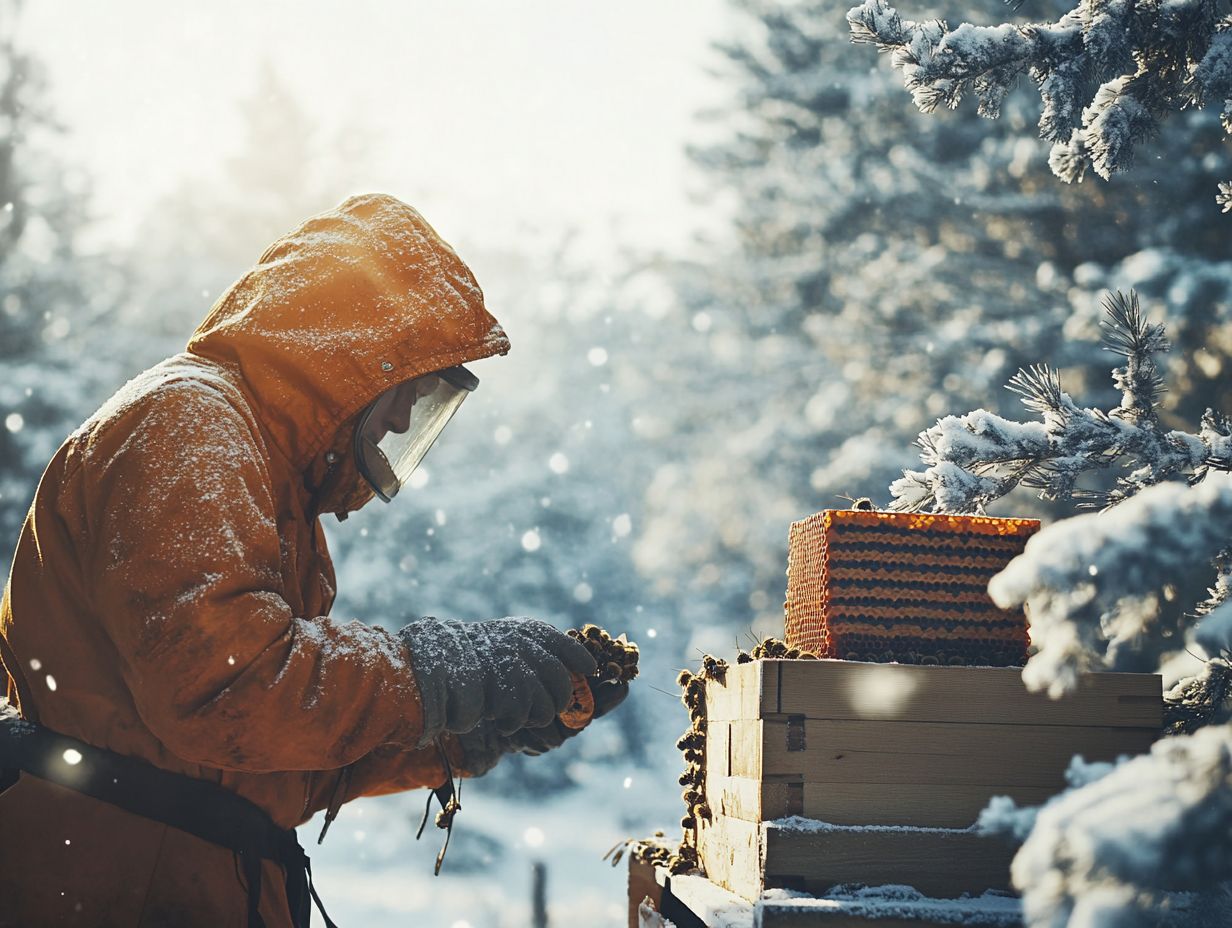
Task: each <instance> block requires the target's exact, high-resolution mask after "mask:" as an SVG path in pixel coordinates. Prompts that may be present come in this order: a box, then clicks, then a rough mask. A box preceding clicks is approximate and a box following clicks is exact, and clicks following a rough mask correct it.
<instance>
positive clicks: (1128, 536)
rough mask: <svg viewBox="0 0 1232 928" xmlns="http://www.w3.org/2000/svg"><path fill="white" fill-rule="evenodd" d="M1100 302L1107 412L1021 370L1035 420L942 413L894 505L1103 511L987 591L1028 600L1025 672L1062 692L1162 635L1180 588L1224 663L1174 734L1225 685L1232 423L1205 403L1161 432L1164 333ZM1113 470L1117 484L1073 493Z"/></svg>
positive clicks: (1071, 526)
mask: <svg viewBox="0 0 1232 928" xmlns="http://www.w3.org/2000/svg"><path fill="white" fill-rule="evenodd" d="M1104 309H1105V322H1104V328H1105V332H1104V335H1105V338H1104V341H1105V347H1106V348H1107V349H1108V350H1109V351H1111V352H1113V353H1115V354H1117V355H1119V356H1120V357H1121V358H1122V359H1123V363H1122V364H1120V365H1118V366H1117V367H1116V368H1115V369H1114V370H1113V371H1112V379H1113V382H1114V383H1115V384H1116V386H1117V389H1118V391H1119V392H1120V395H1121V398H1120V402H1119V403H1118V404H1117V405H1116V406H1115V407H1114V408H1112V409H1100V408H1091V407H1082V406H1079V405H1078V404H1077V403H1075V402H1074V400H1073V399H1072V398H1071V397H1070V396H1069V394H1068V393H1066V392H1065V390H1064V389H1063V388H1062V386H1061V380H1060V377H1059V376H1058V374H1057V373H1056V372H1055V371H1054V370H1052V369H1051V368H1048V367H1046V366H1043V365H1037V366H1034V367H1030V368H1027V369H1025V370H1022V371H1019V373H1018V374H1017V375H1016V376H1015V377H1014V378H1013V379H1012V380H1011V382H1010V388H1011V389H1012V390H1014V391H1015V392H1016V393H1018V394H1019V395H1020V397H1021V399H1022V401H1023V404H1024V405H1025V406H1026V407H1027V409H1029V410H1030V411H1031V412H1033V413H1035V414H1036V416H1037V417H1038V421H1032V422H1014V421H1011V420H1008V419H1004V418H1002V417H1000V416H997V415H994V414H992V413H990V412H987V411H985V410H982V409H981V410H976V411H975V412H970V413H967V414H966V415H963V416H947V417H945V418H944V419H941V420H939V421H938V422H937V424H936V425H934V426H933V427H932V428H930V429H928V430H927V431H925V432H923V433H922V434H921V435H920V438H919V445H920V448H921V449H922V454H921V458H922V460H923V462H924V463H925V464H926V465H927V468H926V469H925V470H923V471H906V472H905V473H904V475H903V477H902V478H901V479H899V480H897V481H895V482H894V484H893V485H892V486H891V492H892V494H893V496H894V501H893V503H892V506H891V508H894V509H898V510H909V511H922V510H932V511H935V512H982V511H984V508H985V507H986V506H987V505H988V504H990V503H991V502H993V501H995V500H996V499H998V498H1000V497H1001V496H1004V495H1005V494H1006V493H1008V492H1009V491H1010V490H1012V489H1013V488H1014V487H1016V486H1024V487H1028V488H1031V489H1034V490H1036V491H1038V492H1039V494H1040V495H1041V496H1042V497H1045V498H1049V499H1069V500H1074V501H1076V502H1077V503H1078V504H1079V505H1080V506H1084V507H1088V508H1091V507H1102V508H1103V509H1104V511H1103V512H1100V513H1097V514H1096V513H1093V514H1088V515H1084V516H1078V517H1076V518H1072V519H1067V520H1065V521H1062V522H1059V523H1056V524H1055V525H1051V526H1048V527H1047V528H1045V529H1044V530H1043V531H1042V532H1040V533H1039V535H1037V536H1036V537H1035V538H1033V539H1032V540H1031V541H1030V542H1029V543H1028V545H1027V548H1026V551H1025V552H1024V554H1023V555H1022V556H1021V557H1019V558H1016V559H1015V560H1014V561H1012V562H1011V563H1010V565H1009V566H1008V567H1007V568H1006V569H1005V570H1004V571H1002V572H1001V573H1000V574H998V575H997V576H996V577H995V578H993V581H992V583H991V584H990V585H989V594H990V595H991V596H992V598H993V599H994V600H995V601H996V602H997V604H998V605H1000V606H1002V607H1003V608H1012V607H1016V606H1021V605H1025V606H1026V607H1027V613H1028V615H1029V617H1030V621H1031V639H1032V644H1033V646H1034V649H1035V653H1034V654H1033V655H1032V657H1031V658H1030V660H1029V661H1028V663H1027V667H1026V670H1025V671H1024V674H1023V679H1024V680H1025V681H1026V683H1027V685H1028V686H1030V687H1031V688H1032V689H1037V690H1048V692H1049V693H1050V694H1052V695H1054V696H1055V695H1060V694H1061V693H1063V692H1065V691H1066V690H1068V689H1069V688H1071V687H1072V686H1073V685H1074V684H1075V682H1076V680H1077V678H1078V674H1079V673H1080V672H1082V671H1083V670H1087V669H1091V668H1095V667H1098V666H1101V665H1102V661H1103V660H1105V659H1107V660H1109V661H1115V660H1116V658H1117V657H1118V654H1119V652H1120V651H1121V650H1123V649H1126V648H1130V647H1137V646H1140V645H1141V643H1142V642H1143V641H1144V640H1147V639H1148V638H1149V636H1150V635H1151V634H1153V633H1155V632H1156V631H1158V629H1159V626H1158V620H1159V616H1160V614H1161V610H1162V608H1163V606H1162V600H1163V599H1169V598H1170V597H1171V598H1175V597H1176V596H1177V595H1178V590H1179V591H1182V592H1183V595H1184V596H1186V597H1187V598H1186V599H1185V600H1184V602H1185V603H1186V604H1190V605H1191V608H1189V609H1188V613H1189V614H1190V615H1191V616H1193V617H1195V618H1202V624H1201V625H1200V626H1199V629H1200V632H1199V634H1198V638H1197V642H1198V644H1199V645H1201V646H1203V647H1204V648H1206V650H1207V653H1208V654H1209V655H1210V656H1211V658H1212V659H1215V660H1218V661H1220V662H1221V666H1220V667H1217V668H1216V667H1213V666H1212V667H1210V668H1208V671H1207V672H1205V674H1204V675H1200V677H1198V678H1194V679H1191V680H1189V681H1186V682H1185V685H1184V686H1181V687H1180V688H1178V689H1177V690H1176V691H1175V692H1174V693H1170V694H1169V699H1168V705H1169V707H1170V709H1169V711H1170V716H1169V726H1170V730H1172V731H1174V732H1184V731H1192V730H1193V729H1195V728H1197V727H1199V726H1201V725H1205V724H1207V722H1209V721H1210V720H1211V718H1212V717H1213V716H1214V714H1215V712H1216V711H1217V710H1219V709H1220V707H1221V706H1222V704H1223V702H1224V696H1226V694H1227V693H1228V683H1229V680H1228V674H1227V673H1226V672H1225V671H1226V670H1227V666H1226V664H1227V660H1228V658H1229V657H1232V653H1229V652H1232V615H1230V614H1229V613H1228V612H1227V611H1226V609H1227V607H1226V606H1224V605H1222V604H1223V603H1224V602H1225V601H1229V600H1232V595H1230V594H1232V473H1229V471H1232V428H1230V423H1229V421H1228V419H1227V417H1226V416H1223V415H1221V414H1219V413H1216V412H1214V411H1212V410H1207V412H1206V414H1205V416H1204V417H1203V420H1202V424H1201V427H1200V429H1199V431H1198V432H1197V433H1196V434H1195V433H1190V432H1184V431H1179V430H1175V429H1174V430H1168V429H1165V428H1164V427H1163V425H1162V424H1161V423H1160V419H1159V416H1158V414H1157V411H1156V408H1157V404H1158V402H1159V398H1160V394H1161V392H1162V391H1163V379H1162V377H1161V375H1160V370H1159V366H1158V363H1157V361H1158V358H1159V356H1160V355H1161V354H1162V353H1164V352H1166V351H1168V347H1169V346H1168V341H1167V339H1166V338H1165V333H1164V329H1163V327H1162V326H1159V325H1155V324H1153V323H1150V322H1148V321H1147V320H1146V319H1145V318H1144V317H1143V316H1142V313H1141V310H1140V308H1139V306H1138V301H1137V298H1136V296H1135V295H1134V294H1133V293H1130V294H1129V295H1123V294H1120V293H1115V294H1111V295H1109V296H1108V297H1107V298H1106V299H1105V304H1104ZM1114 467H1116V468H1118V469H1119V470H1120V475H1119V476H1118V477H1117V479H1116V480H1115V482H1114V483H1113V485H1112V487H1111V489H1109V490H1105V491H1102V492H1097V491H1095V490H1090V489H1083V488H1080V487H1079V486H1078V482H1079V480H1080V478H1082V477H1083V476H1084V475H1087V474H1089V473H1091V472H1095V471H1103V470H1107V469H1110V468H1114ZM1205 586H1210V589H1209V595H1208V596H1207V598H1206V599H1205V600H1204V601H1202V602H1198V601H1197V600H1199V599H1200V598H1201V597H1202V592H1201V590H1202V588H1203V587H1205ZM1203 617H1204V618H1203ZM1101 652H1102V653H1101ZM1173 710H1174V711H1173Z"/></svg>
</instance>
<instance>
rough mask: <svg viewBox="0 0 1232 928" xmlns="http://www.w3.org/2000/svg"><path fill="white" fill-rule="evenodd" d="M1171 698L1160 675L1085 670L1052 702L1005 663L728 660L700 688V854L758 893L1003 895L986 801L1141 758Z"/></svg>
mask: <svg viewBox="0 0 1232 928" xmlns="http://www.w3.org/2000/svg"><path fill="white" fill-rule="evenodd" d="M1162 693H1163V688H1162V683H1161V680H1160V678H1159V677H1158V676H1156V675H1154V674H1128V673H1091V674H1084V675H1083V676H1082V677H1081V680H1080V683H1079V686H1078V689H1077V690H1076V691H1075V692H1073V693H1071V694H1069V695H1068V696H1066V697H1064V698H1062V699H1058V700H1052V699H1049V698H1048V697H1047V696H1046V695H1044V694H1041V693H1031V692H1029V691H1028V690H1027V689H1026V686H1025V685H1024V684H1023V682H1022V677H1021V671H1019V670H1018V669H1016V668H1009V667H922V666H912V665H907V664H869V663H859V662H853V661H841V660H819V661H786V660H785V661H777V660H766V661H756V662H753V663H748V664H739V665H736V666H732V667H729V668H728V669H727V671H726V673H725V674H724V676H723V679H722V680H721V681H719V680H709V681H707V683H706V691H705V716H706V719H705V729H706V737H705V750H704V767H705V777H704V793H705V797H704V798H705V803H706V806H707V807H708V808H709V811H710V817H709V819H708V820H707V819H706V818H705V817H704V816H702V817H699V820H698V821H697V826H696V827H697V831H696V839H697V849H698V854H699V857H700V859H701V862H702V865H703V867H704V869H705V871H706V874H707V876H708V877H709V878H710V879H711V880H713V881H714V882H716V883H718V884H719V885H721V886H723V887H725V888H726V889H729V890H731V891H732V892H734V893H737V894H738V895H741V896H744V897H745V898H747V899H755V898H757V897H758V896H759V895H760V894H761V892H762V890H764V889H766V888H769V887H774V886H780V887H785V888H789V889H803V890H807V891H809V892H814V893H816V892H825V891H826V890H828V889H829V888H830V887H831V886H834V885H837V884H842V883H864V884H868V885H877V884H887V883H902V884H907V885H910V886H914V887H915V888H916V889H918V890H920V891H921V892H924V893H927V894H929V895H933V896H942V897H954V896H959V895H961V894H962V893H965V892H970V893H976V894H978V893H980V892H983V891H984V890H986V889H1004V888H1007V887H1008V885H1009V863H1010V858H1011V857H1012V855H1013V848H1012V847H1010V846H1009V845H1007V844H1003V843H1002V842H1001V841H1000V840H999V839H996V838H990V837H985V836H981V835H978V834H976V833H975V832H974V831H972V830H971V828H970V826H972V825H973V824H974V822H975V820H976V818H977V817H978V816H979V813H980V811H981V810H982V809H983V808H984V807H985V806H987V804H988V802H989V800H990V799H991V798H992V797H993V796H1010V797H1011V798H1013V799H1014V800H1015V801H1017V802H1019V803H1020V804H1026V805H1037V804H1039V803H1041V802H1043V801H1044V800H1046V799H1047V798H1049V797H1050V796H1053V795H1055V794H1056V793H1058V792H1060V791H1061V790H1062V789H1063V788H1064V786H1065V770H1066V768H1067V767H1068V766H1069V763H1070V760H1071V759H1072V758H1073V756H1074V755H1075V754H1082V755H1083V756H1084V757H1085V758H1086V759H1087V760H1088V761H1104V760H1109V761H1110V760H1114V759H1115V758H1116V757H1118V756H1119V755H1122V754H1127V755H1132V754H1138V753H1141V752H1144V751H1146V750H1147V749H1148V748H1149V747H1150V745H1151V743H1152V742H1153V741H1154V740H1155V739H1156V738H1157V737H1158V735H1159V730H1160V726H1161V724H1162V713H1163V698H1162ZM822 823H824V824H822Z"/></svg>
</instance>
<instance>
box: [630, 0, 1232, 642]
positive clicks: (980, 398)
mask: <svg viewBox="0 0 1232 928" xmlns="http://www.w3.org/2000/svg"><path fill="white" fill-rule="evenodd" d="M732 5H733V7H734V8H735V9H736V10H737V11H738V13H739V17H740V18H739V22H740V24H741V25H740V31H739V38H736V39H733V40H732V41H730V42H728V43H727V44H725V45H723V46H722V55H723V58H722V61H723V66H724V71H725V75H726V81H727V87H728V88H729V94H730V101H729V103H728V104H727V105H726V106H723V107H720V108H718V109H717V110H716V111H715V112H714V113H713V114H711V118H710V126H709V132H708V133H707V134H708V137H709V138H710V139H711V141H710V142H709V143H708V144H707V145H705V146H700V147H698V148H696V149H695V150H694V152H693V156H694V160H695V162H696V164H697V165H698V167H699V168H700V169H701V171H703V172H704V174H705V178H706V185H707V188H708V189H710V190H716V191H721V199H720V202H721V203H723V204H725V205H726V206H728V207H730V215H731V223H730V230H731V234H723V235H718V234H716V235H715V237H714V240H713V241H710V242H708V243H707V245H706V248H705V250H704V251H703V252H702V253H701V254H700V256H699V257H698V260H697V261H696V262H695V263H693V264H689V265H687V266H684V267H681V266H680V264H679V263H675V264H673V265H672V266H671V267H670V270H669V276H670V277H671V280H672V283H673V285H674V288H675V295H676V298H677V299H678V301H679V304H680V306H679V307H677V308H675V309H673V310H669V311H666V314H665V315H664V316H663V318H662V319H661V320H659V321H657V323H656V324H657V325H658V326H659V327H660V328H661V329H666V328H668V327H673V331H674V334H673V337H672V338H671V340H670V341H671V343H672V347H671V350H672V351H674V352H675V353H676V354H675V356H674V361H675V363H672V364H661V365H656V366H655V367H654V368H652V370H651V372H650V373H651V376H652V377H653V378H654V383H655V386H656V388H657V390H658V391H659V392H661V393H664V394H668V395H670V396H672V397H673V400H672V402H671V403H659V404H656V405H655V408H652V409H646V410H644V411H643V412H642V413H641V415H640V417H639V426H640V429H641V432H640V434H642V435H644V437H646V438H647V440H649V441H651V442H652V443H657V444H658V445H659V446H660V447H661V448H662V449H663V451H664V455H663V456H664V459H665V460H664V462H663V464H662V466H661V468H660V469H659V470H658V472H657V474H656V476H655V479H654V480H653V481H652V483H651V485H650V503H651V505H650V506H649V507H648V508H649V509H650V511H651V519H650V521H649V523H648V524H647V525H645V526H644V527H643V528H644V531H642V532H640V533H639V542H638V553H639V561H640V563H641V564H642V565H643V566H644V568H645V569H646V570H648V571H650V572H651V573H652V574H653V575H654V576H655V577H656V578H657V579H658V580H659V581H660V582H661V583H662V584H663V585H664V586H665V587H667V588H675V589H677V590H679V591H680V592H682V593H688V594H689V595H684V596H682V600H683V602H682V608H684V609H686V610H689V609H696V610H697V615H696V619H697V620H698V622H699V624H704V625H706V626H712V625H713V624H714V616H715V615H716V614H717V615H720V616H725V617H728V620H729V621H730V622H731V623H732V624H733V625H737V626H738V627H739V628H740V629H741V630H742V631H743V630H745V629H747V627H748V625H749V624H750V619H751V617H761V618H762V619H764V624H765V627H766V628H767V629H770V628H773V627H774V623H776V622H779V621H781V609H780V605H781V597H782V588H783V581H782V562H783V558H784V556H785V546H786V531H785V528H784V526H785V525H786V523H787V522H788V521H790V520H792V519H796V518H800V517H801V516H803V515H806V514H808V513H809V512H812V511H815V510H817V509H820V508H822V507H824V506H829V505H834V504H836V503H840V500H839V499H838V496H837V494H850V495H855V496H861V495H869V494H874V495H875V492H876V488H877V487H883V486H885V484H886V483H887V482H888V481H889V479H891V477H892V476H893V474H895V473H897V471H898V469H899V468H901V467H902V466H905V465H906V463H907V461H905V460H904V459H903V457H902V456H901V451H902V449H905V448H906V447H907V445H908V444H909V442H910V439H911V438H912V437H913V436H914V435H915V434H917V433H918V432H919V431H920V430H921V429H922V428H924V427H925V426H926V425H927V424H928V423H929V422H930V421H932V420H933V419H935V418H936V417H937V416H938V415H941V414H942V413H943V412H946V411H948V410H949V409H952V408H955V407H958V408H966V407H967V406H971V405H984V404H987V403H989V402H991V401H990V400H989V399H988V397H989V396H995V395H996V394H997V392H998V389H999V387H1000V385H1001V384H1002V383H1004V382H1005V380H1006V378H1008V377H1009V376H1010V375H1011V374H1012V373H1013V372H1014V371H1015V370H1016V369H1017V368H1018V367H1019V366H1021V365H1023V364H1026V363H1029V362H1030V361H1032V360H1034V359H1035V358H1036V357H1038V356H1048V357H1052V358H1054V359H1056V360H1057V361H1058V363H1060V364H1062V365H1063V366H1064V367H1065V368H1066V369H1067V371H1071V372H1074V373H1076V374H1077V375H1079V376H1082V375H1084V374H1087V376H1085V378H1084V379H1085V380H1087V381H1089V382H1090V383H1091V384H1092V389H1097V388H1098V389H1100V390H1105V391H1106V388H1105V386H1104V382H1103V381H1104V378H1102V375H1100V374H1099V366H1098V365H1099V364H1102V359H1100V358H1099V352H1098V350H1097V345H1098V337H1090V336H1089V334H1088V335H1087V337H1086V338H1085V341H1083V340H1082V339H1075V338H1070V337H1069V336H1068V334H1067V332H1066V329H1065V327H1066V326H1067V325H1068V323H1069V320H1070V318H1071V316H1072V310H1071V308H1070V296H1069V293H1070V291H1071V290H1072V289H1073V288H1074V281H1073V279H1072V275H1073V273H1074V270H1075V269H1076V268H1077V267H1079V266H1082V265H1083V264H1084V262H1098V263H1099V266H1100V267H1105V266H1107V267H1112V266H1115V265H1116V264H1117V262H1120V261H1121V260H1122V259H1123V258H1125V256H1126V255H1127V254H1130V253H1133V252H1136V251H1138V250H1140V249H1143V248H1157V249H1173V250H1175V253H1176V254H1177V255H1178V256H1181V257H1183V258H1185V259H1187V260H1207V259H1208V258H1211V257H1212V256H1214V255H1217V254H1219V253H1220V250H1221V249H1222V248H1223V247H1224V246H1223V243H1222V241H1220V240H1219V239H1217V238H1216V236H1214V234H1213V233H1212V234H1208V233H1207V231H1206V229H1205V227H1204V226H1203V224H1202V223H1201V221H1200V218H1201V213H1200V210H1211V211H1213V207H1212V205H1211V202H1210V187H1211V185H1212V184H1213V183H1214V178H1215V177H1220V176H1223V169H1224V168H1227V171H1226V173H1228V174H1232V158H1226V157H1223V156H1219V157H1215V158H1212V156H1211V154H1210V152H1211V150H1212V140H1217V139H1219V138H1221V137H1222V130H1221V129H1220V127H1219V125H1218V119H1217V118H1213V117H1209V116H1203V115H1202V114H1190V115H1186V116H1184V117H1182V118H1181V119H1179V120H1176V121H1174V123H1173V124H1172V128H1173V132H1172V133H1170V134H1169V136H1168V137H1167V138H1166V139H1164V140H1161V142H1162V143H1163V147H1162V148H1161V153H1163V154H1165V156H1166V157H1165V158H1164V160H1163V161H1160V162H1155V161H1149V162H1147V163H1145V164H1144V165H1143V169H1144V170H1145V172H1146V180H1145V182H1143V183H1138V182H1137V179H1136V178H1135V179H1134V181H1133V182H1130V181H1129V180H1128V179H1127V178H1124V177H1121V178H1115V179H1114V180H1113V181H1112V182H1111V183H1109V184H1103V185H1100V186H1099V187H1095V186H1093V185H1091V184H1085V185H1081V186H1077V185H1074V186H1063V185H1058V184H1056V183H1055V182H1054V181H1053V178H1052V176H1051V173H1050V171H1049V168H1048V164H1047V151H1046V150H1045V149H1044V148H1043V147H1042V146H1040V145H1039V144H1038V143H1035V142H1033V141H1032V140H1031V139H1024V138H1021V137H1020V136H1021V129H1022V127H1023V126H1024V125H1026V124H1027V123H1028V122H1029V121H1031V120H1033V119H1034V108H1035V106H1036V104H1035V101H1034V99H1033V98H1032V97H1031V96H1030V95H1029V94H1028V93H1027V92H1026V91H1025V90H1024V91H1021V92H1019V93H1017V94H1015V95H1011V96H1010V97H1009V98H1008V99H1007V100H1006V102H1005V105H1004V107H1003V110H1004V114H1005V118H1004V119H1003V120H1002V121H1001V122H1000V123H992V124H990V123H988V122H986V121H984V120H981V119H980V118H979V117H978V116H977V114H976V113H975V112H974V111H973V110H964V111H960V112H958V113H952V114H947V115H946V118H945V119H938V120H931V121H925V120H921V119H920V118H919V116H918V113H917V112H916V111H915V108H914V106H913V105H912V104H911V101H910V99H909V98H907V96H906V95H905V94H903V93H902V91H901V89H900V86H899V82H898V79H897V77H896V75H895V74H894V73H893V72H892V71H890V70H889V69H888V68H880V67H878V66H877V63H876V61H875V60H873V59H871V58H870V56H869V55H868V53H867V51H866V50H864V49H861V48H857V47H853V46H852V45H851V44H850V42H849V41H848V39H847V36H846V35H845V34H844V31H843V30H842V29H836V28H835V24H836V23H840V22H841V17H842V15H843V13H844V12H845V11H846V8H847V4H843V3H842V2H841V0H821V2H817V0H756V2H754V0H740V2H734V3H733V4H732ZM967 8H968V7H967V5H962V6H958V5H947V4H946V3H944V2H942V3H934V4H930V6H929V13H930V15H948V14H950V13H953V12H954V11H955V10H966V9H967ZM1212 161H1213V163H1211V162H1212ZM1212 172H1214V173H1212ZM725 232H726V227H725ZM622 298H624V296H623V295H622ZM629 298H630V299H635V300H637V299H641V300H642V301H643V302H645V303H647V304H649V305H654V304H656V303H658V302H661V294H659V293H658V292H657V291H656V290H655V289H654V288H653V287H651V286H650V285H649V284H648V283H647V284H646V285H645V292H643V293H640V294H639V293H638V292H636V290H633V291H631V293H630V297H629ZM1203 309H1204V310H1206V309H1209V304H1203ZM1087 372H1089V374H1088V373H1087ZM1099 398H1100V399H1105V398H1107V395H1106V392H1105V394H1103V395H1101V396H1100V397H1099ZM1199 412H1200V411H1199ZM685 457H687V458H688V459H689V460H690V461H691V462H692V463H691V464H690V465H689V466H687V467H686V466H683V465H682V464H681V463H680V461H681V459H682V458H685ZM681 564H684V565H686V566H685V568H684V569H683V570H682V569H680V567H679V566H678V565H681ZM750 593H751V594H752V599H751V600H750ZM724 635H725V637H724V639H723V640H722V641H720V642H718V643H716V644H713V645H712V646H713V647H729V646H730V641H731V636H730V632H727V631H725V633H724Z"/></svg>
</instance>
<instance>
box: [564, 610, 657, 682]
mask: <svg viewBox="0 0 1232 928" xmlns="http://www.w3.org/2000/svg"><path fill="white" fill-rule="evenodd" d="M568 635H569V637H570V638H573V639H574V640H576V641H580V642H581V643H582V644H583V645H585V646H586V650H588V651H589V652H590V655H591V657H593V658H594V659H595V663H597V664H598V665H599V669H598V670H596V671H595V672H594V674H592V675H591V679H592V680H593V681H594V682H596V683H628V682H629V681H630V680H632V679H633V678H634V677H636V676H637V660H638V657H639V656H640V655H639V652H638V648H637V644H636V643H635V642H632V641H630V640H629V639H628V638H627V637H626V636H624V635H621V636H620V637H618V638H613V637H612V636H611V635H609V634H608V633H607V632H606V631H604V630H603V629H602V628H600V627H599V626H598V625H590V624H587V625H583V626H582V627H581V628H580V629H577V628H571V629H569V631H568Z"/></svg>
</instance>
